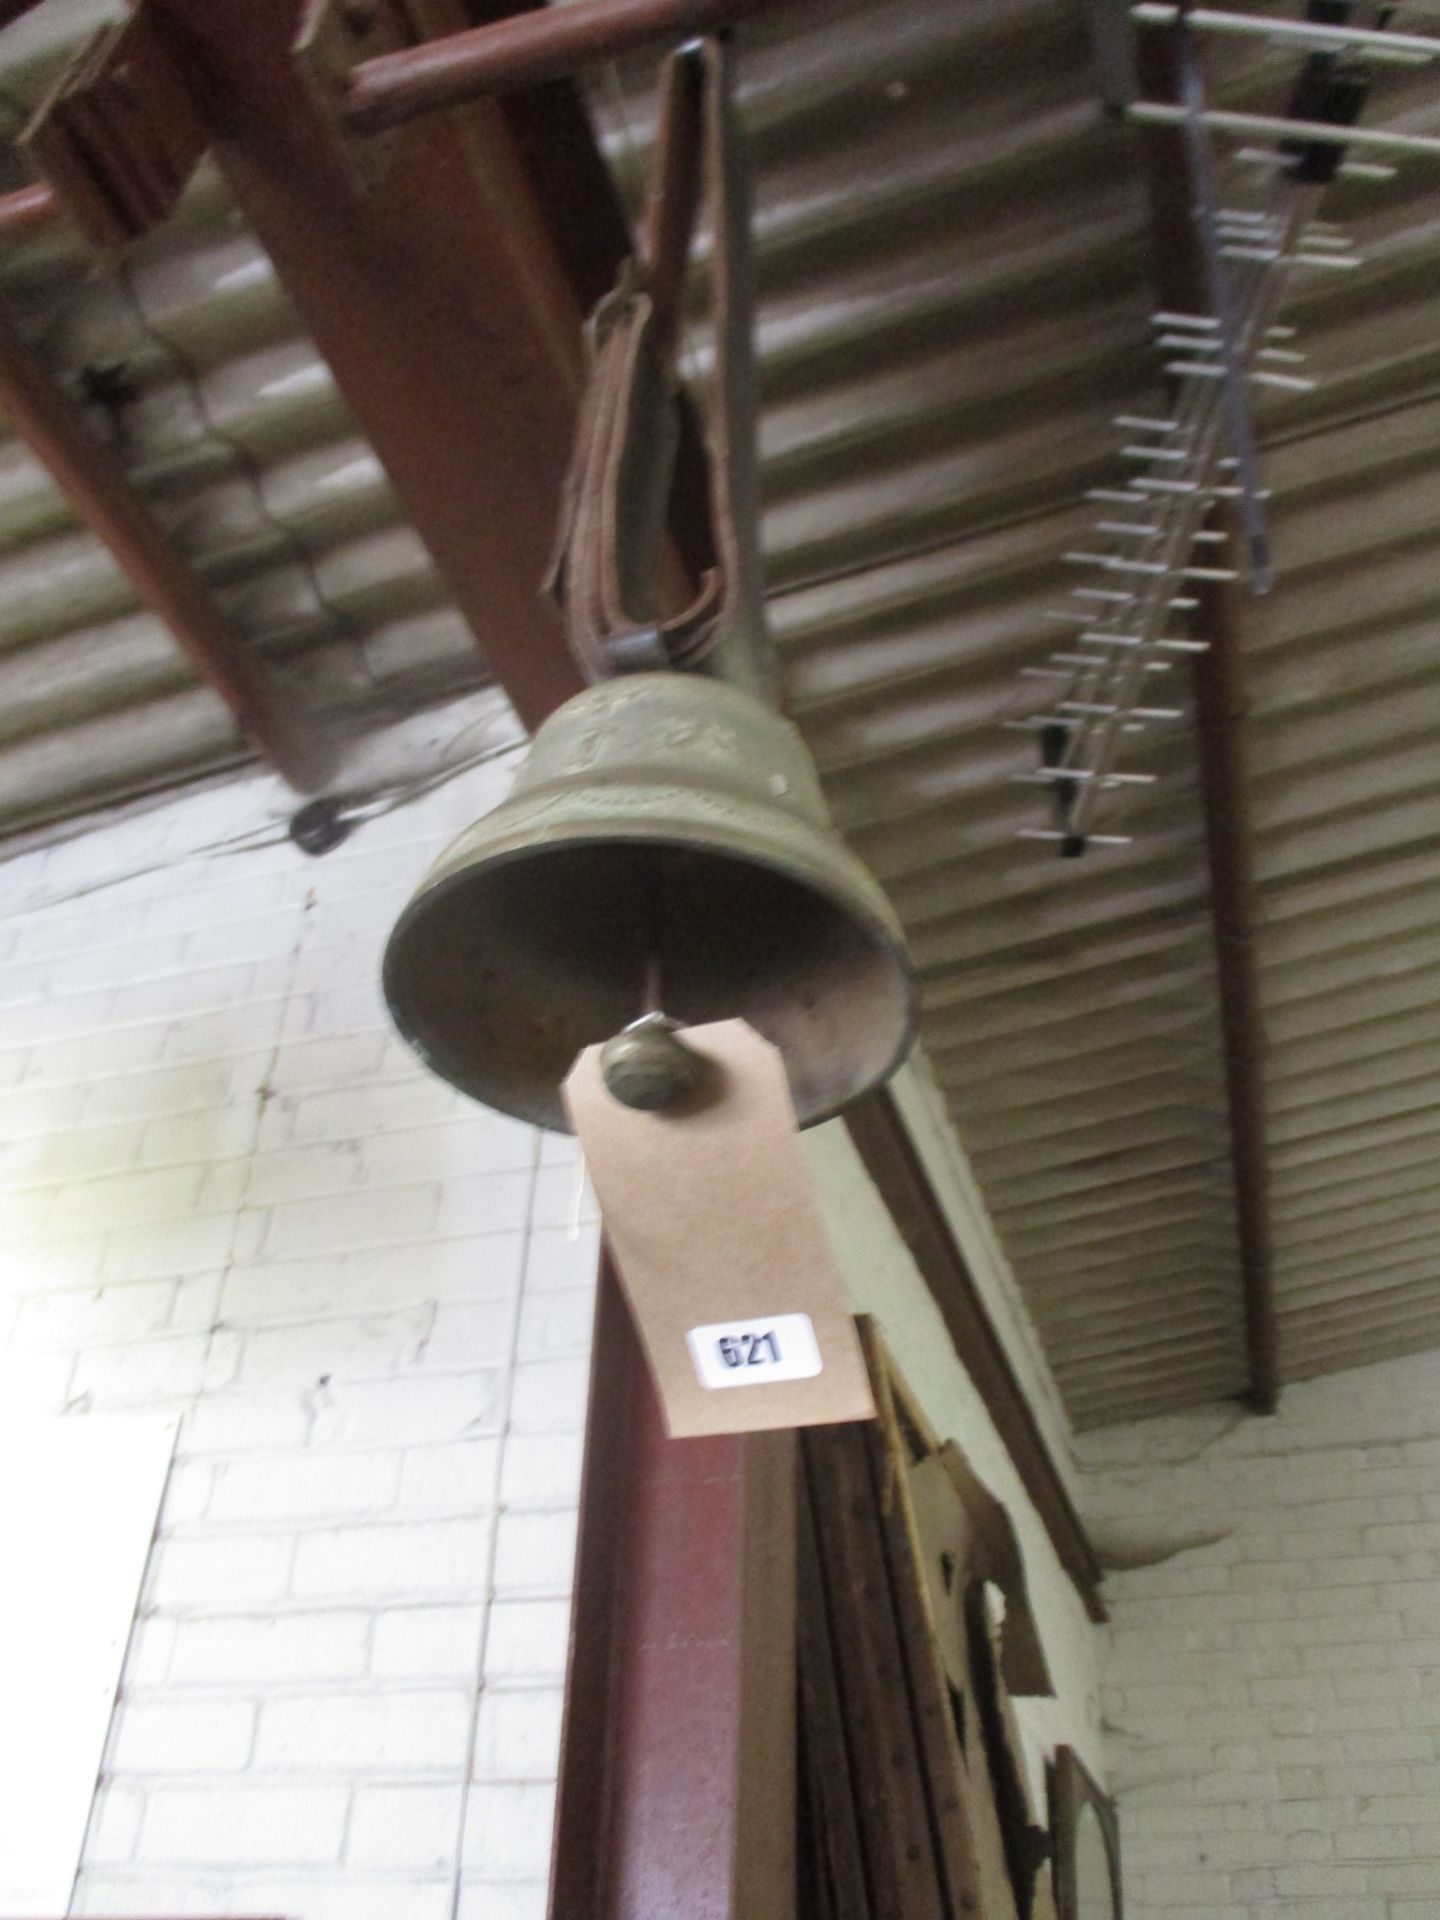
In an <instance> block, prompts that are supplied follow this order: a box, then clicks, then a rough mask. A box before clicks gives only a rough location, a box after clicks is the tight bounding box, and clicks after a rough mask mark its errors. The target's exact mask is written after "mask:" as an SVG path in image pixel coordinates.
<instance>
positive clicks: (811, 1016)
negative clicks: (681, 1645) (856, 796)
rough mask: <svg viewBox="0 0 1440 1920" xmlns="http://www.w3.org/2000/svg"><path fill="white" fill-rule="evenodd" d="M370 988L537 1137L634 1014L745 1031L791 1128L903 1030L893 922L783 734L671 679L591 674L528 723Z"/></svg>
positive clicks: (899, 1054) (785, 730)
mask: <svg viewBox="0 0 1440 1920" xmlns="http://www.w3.org/2000/svg"><path fill="white" fill-rule="evenodd" d="M384 982H385V995H386V998H387V1000H388V1001H389V1004H390V1010H391V1012H392V1014H393V1015H394V1017H395V1021H396V1024H397V1025H398V1026H399V1028H400V1030H401V1032H402V1033H403V1034H404V1035H405V1037H406V1038H407V1039H408V1040H409V1041H410V1043H411V1045H412V1046H414V1047H415V1049H416V1051H417V1052H418V1053H419V1054H420V1055H421V1056H422V1057H423V1058H424V1059H425V1060H426V1061H427V1062H428V1064H429V1065H430V1066H431V1067H432V1068H433V1069H434V1070H435V1072H436V1073H438V1074H440V1075H441V1076H442V1077H443V1078H444V1079H446V1080H448V1081H450V1082H451V1083H452V1084H453V1085H455V1086H457V1087H460V1088H462V1089H463V1090H464V1091H465V1092H466V1093H469V1094H472V1095H474V1097H475V1098H476V1099H478V1100H482V1101H484V1102H485V1104H486V1105H487V1106H492V1107H498V1108H500V1109H501V1110H502V1111H503V1112H506V1113H511V1114H515V1115H517V1116H518V1117H519V1118H521V1119H524V1120H529V1121H534V1122H536V1123H538V1124H539V1125H540V1126H544V1127H554V1128H559V1129H563V1128H564V1127H565V1126H566V1120H565V1115H564V1110H563V1108H562V1105H561V1100H560V1083H561V1081H562V1080H563V1079H564V1077H565V1075H566V1074H567V1073H568V1072H569V1070H570V1066H571V1064H572V1062H573V1061H574V1059H575V1056H576V1054H577V1053H579V1052H580V1050H581V1048H583V1047H585V1046H588V1045H590V1044H592V1043H593V1042H597V1041H603V1040H607V1039H609V1038H610V1037H611V1036H612V1035H613V1034H616V1033H617V1032H619V1031H620V1029H622V1028H624V1027H626V1026H627V1025H629V1024H630V1023H632V1022H633V1021H634V1020H635V1019H636V1018H637V1016H638V1015H641V1014H643V1013H645V1012H646V1011H647V1010H649V1009H651V1008H656V1009H659V1008H663V1010H664V1012H665V1014H667V1015H668V1016H670V1018H671V1019H672V1020H677V1021H680V1022H683V1023H688V1024H698V1023H700V1022H702V1021H707V1020H723V1019H728V1018H731V1017H733V1016H739V1017H740V1018H743V1019H745V1020H748V1021H749V1022H750V1024H751V1025H752V1026H753V1027H755V1028H756V1029H757V1031H759V1032H760V1033H762V1034H764V1035H765V1037H766V1038H767V1039H768V1040H770V1041H772V1042H773V1043H774V1044H775V1045H776V1046H777V1047H778V1048H779V1049H780V1051H781V1053H782V1055H783V1056H784V1060H785V1066H786V1070H787V1072H788V1074H789V1077H790V1091H791V1094H792V1097H793V1098H794V1102H795V1108H796V1112H797V1114H798V1116H799V1119H800V1122H801V1124H802V1125H809V1124H810V1123H812V1122H814V1121H817V1120H823V1119H826V1118H828V1117H829V1115H831V1114H833V1113H835V1112H836V1111H837V1110H838V1109H839V1108H841V1107H843V1106H844V1105H845V1104H846V1103H847V1102H848V1101H850V1100H853V1099H854V1098H855V1097H856V1096H857V1095H858V1094H861V1093H863V1092H865V1091H866V1089H867V1088H870V1087H872V1086H874V1085H876V1084H877V1083H878V1082H879V1081H881V1080H883V1079H884V1078H885V1077H886V1076H887V1075H888V1074H890V1073H891V1072H893V1070H894V1069H895V1068H896V1067H897V1066H898V1065H899V1063H900V1062H901V1060H903V1059H904V1057H905V1055H906V1053H907V1052H908V1050H909V1048H910V1044H911V1041H912V1038H913V1035H914V1029H915V1020H916V1000H915V991H914V985H913V982H912V979H911V975H910V969H909V964H908V961H907V957H906V953H905V947H904V942H903V938H902V936H901V932H900V927H899V923H898V922H897V920H896V918H895V915H894V912H893V911H892V909H891V907H890V905H889V902H888V901H887V900H886V898H885V896H884V894H883V893H882V892H881V890H880V887H879V886H878V884H877V883H876V882H875V880H874V879H872V878H871V876H870V874H869V873H868V872H867V871H866V870H865V868H864V867H863V866H862V865H861V864H860V862H859V861H858V860H857V859H856V858H855V856H854V855H853V854H852V853H851V852H850V851H849V850H848V849H847V848H846V847H845V846H844V844H843V843H842V841H841V840H840V838H839V836H838V835H837V834H836V832H835V831H834V829H833V827H832V826H831V825H830V822H829V818H828V816H827V814H826V810H825V803H824V800H823V799H822V797H821V793H820V783H819V780H818V779H817V777H816V773H815V768H814V765H813V763H812V761H811V759H810V755H809V753H808V752H807V751H806V749H805V746H804V744H803V742H802V741H801V739H800V736H799V734H798V732H797V731H796V730H795V728H794V727H793V726H791V725H790V724H789V722H788V721H786V720H784V719H782V718H781V717H780V715H779V714H777V713H775V712H774V711H772V710H771V709H770V708H768V707H766V706H765V705H763V704H762V703H761V702H760V701H759V700H758V699H756V698H755V697H754V696H753V695H752V694H750V693H747V692H745V691H744V690H742V689H741V688H739V687H737V686H733V685H730V684H728V683H726V682H724V681H721V680H715V679H710V678H707V677H702V676H699V675H695V674H686V673H669V672H655V673H637V674H630V675H625V676H622V677H620V678H617V679H612V680H604V681H601V682H600V683H599V684H598V685H596V686H592V687H589V688H587V689H586V690H585V691H584V692H583V693H579V694H577V695H576V696H575V697H574V698H573V699H572V700H569V701H567V702H566V704H565V705H564V706H563V707H561V708H560V709H559V710H558V711H557V712H556V713H554V714H552V715H551V717H550V718H549V719H548V720H547V721H546V722H545V723H544V725H543V726H542V727H541V728H540V730H539V732H538V733H537V734H536V736H535V739H534V742H533V745H532V747H531V750H530V754H529V757H528V758H527V760H526V761H525V764H524V766H523V767H522V768H521V770H520V773H519V775H518V777H517V778H516V781H515V786H514V790H513V792H512V793H511V795H510V797H509V799H508V800H506V801H505V802H504V803H503V804H502V805H501V806H499V807H497V808H495V810H494V811H493V812H491V813H488V814H486V815H485V817H484V818H483V819H481V820H479V821H477V822H476V824H475V825H474V826H473V827H471V828H469V829H468V831H467V832H465V833H463V834H462V835H461V836H460V838H459V839H458V840H457V841H456V842H455V843H454V845H453V846H451V847H450V848H449V849H448V850H447V851H446V852H445V853H444V854H443V855H442V856H441V858H440V859H439V860H438V861H437V862H436V864H435V866H434V867H433V868H432V869H431V871H430V873H429V874H428V875H427V876H426V878H425V880H424V882H423V883H422V884H421V887H420V890H419V892H418V893H417V894H416V895H415V898H414V899H413V900H412V901H411V902H410V904H409V906H408V907H407V908H406V909H405V911H404V913H403V914H402V915H401V917H400V920H399V922H398V923H397V925H396V927H395V930H394V932H393V933H392V934H391V936H390V942H389V945H388V947H387V949H386V953H385V969H384Z"/></svg>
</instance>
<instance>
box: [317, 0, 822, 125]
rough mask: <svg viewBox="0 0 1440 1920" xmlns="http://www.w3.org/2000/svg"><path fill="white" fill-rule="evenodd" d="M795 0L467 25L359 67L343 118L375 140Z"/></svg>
mask: <svg viewBox="0 0 1440 1920" xmlns="http://www.w3.org/2000/svg"><path fill="white" fill-rule="evenodd" d="M786 4H788V0H578V4H575V5H572V6H564V7H537V8H535V9H534V10H533V11H531V12H529V13H518V14H513V15H511V16H509V17H508V18H506V19H503V20H497V21H495V22H494V23H493V24H491V25H489V26H483V27H469V28H466V29H465V30H463V31H462V32H460V33H452V34H447V35H446V36H445V37H444V38H443V39H439V40H428V41H424V42H422V43H421V44H420V45H419V46H416V47H406V48H404V49H403V50H402V51H400V52H398V53H384V54H380V55H378V56H377V57H376V58H375V59H373V60H365V61H362V62H361V64H360V65H359V66H358V67H356V69H355V71H354V72H353V73H352V74H351V76H350V81H349V85H348V86H347V87H346V89H345V92H344V95H343V97H342V99H341V105H340V111H341V114H342V116H343V118H344V119H345V121H346V122H347V124H348V125H349V126H351V127H353V128H354V129H355V130H356V131H357V132H360V133H378V132H380V131H382V130H383V129H384V128H386V127H394V126H399V125H400V124H402V122H404V121H406V120H413V119H415V118H416V117H417V116H418V115H420V114H424V113H433V112H434V111H435V110H436V109H437V108H440V107H454V106H458V105H460V104H461V103H462V102H463V101H466V100H475V99H478V98H480V97H481V96H483V95H487V94H497V93H510V92H513V91H515V90H517V89H519V88H522V87H534V86H538V85H540V84H541V83H542V82H543V81H547V80H561V79H564V78H565V77H566V76H567V75H570V74H574V73H578V72H579V71H580V70H581V68H583V67H588V66H593V65H595V64H596V63H597V62H599V61H602V60H614V59H616V58H617V57H618V56H619V55H621V54H624V53H632V52H634V51H635V50H636V49H638V48H641V47H647V46H652V45H654V44H655V43H656V42H663V41H666V40H673V41H679V40H684V39H689V38H691V37H692V36H694V35H696V34H702V33H710V32H713V31H714V30H715V29H716V28H719V27H725V26H730V25H732V24H733V23H734V22H736V21H738V20H742V19H745V18H746V17H747V16H750V15H753V14H758V13H773V12H774V11H775V10H776V9H777V7H779V6H783V5H786Z"/></svg>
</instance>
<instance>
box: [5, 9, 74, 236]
mask: <svg viewBox="0 0 1440 1920" xmlns="http://www.w3.org/2000/svg"><path fill="white" fill-rule="evenodd" d="M0 24H3V22H0ZM62 214H63V209H62V207H61V205H60V202H59V200H58V199H57V198H56V195H55V189H54V188H53V187H52V186H51V185H50V184H49V183H48V182H47V181H44V180H37V181H35V182H34V183H33V185H31V186H28V187H17V188H16V189H15V191H14V192H13V193H5V194H0V245H3V244H5V242H7V241H10V240H26V239H28V238H29V237H30V235H31V234H32V233H43V232H44V231H45V229H46V228H47V227H53V226H54V225H55V223H56V221H57V220H59V219H60V218H61V217H62Z"/></svg>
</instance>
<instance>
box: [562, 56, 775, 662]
mask: <svg viewBox="0 0 1440 1920" xmlns="http://www.w3.org/2000/svg"><path fill="white" fill-rule="evenodd" d="M733 64H734V55H733V53H732V51H731V48H730V47H729V45H728V44H727V43H726V42H724V41H721V40H718V39H706V40H702V41H697V42H692V43H691V44H690V45H688V46H686V47H682V48H681V49H680V50H679V52H677V53H675V54H672V55H671V57H670V59H669V60H668V61H667V63H666V68H665V75H664V83H663V90H662V99H661V112H660V126H659V132H658V136H657V142H656V164H655V187H654V191H653V194H652V198H651V202H650V206H649V209H648V212H647V216H646V221H645V248H644V259H643V262H641V263H636V262H634V261H632V262H629V263H627V266H626V268H625V270H624V271H623V273H622V274H621V278H620V282H619V284H618V285H617V287H616V288H615V290H614V291H613V292H612V293H611V294H609V295H608V296H607V297H606V299H605V300H603V301H602V302H601V304H600V306H599V307H598V308H597V309H596V311H595V314H594V315H593V317H592V320H591V340H592V346H593V357H592V363H591V370H590V376H589V380H588V382H587V385H586V390H585V396H584V401H583V404H582V408H581V417H580V425H579V430H578V433H577V436H576V441H575V447H574V451H573V453H572V456H571V464H570V470H569V473H568V475H567V478H566V483H565V492H564V499H563V504H562V510H561V519H560V527H559V532H558V536H557V541H556V548H555V555H554V560H553V562H552V566H551V572H550V576H549V579H548V580H547V583H546V585H547V590H548V591H549V592H550V594H551V595H552V597H553V598H554V600H555V601H556V603H557V605H558V606H559V607H560V609H561V611H562V613H563V615H564V618H565V625H566V632H567V635H568V638H569V643H570V648H571V651H572V653H573V654H574V656H575V659H576V661H577V663H578V665H579V666H580V669H581V671H582V672H583V673H584V675H585V677H586V678H587V679H588V680H592V681H594V680H602V679H607V678H609V677H610V676H612V675H614V674H619V673H635V672H644V671H650V670H654V669H656V668H666V667H675V668H688V667H694V666H697V665H698V664H699V663H700V662H701V661H702V660H704V659H706V657H707V656H708V655H709V654H710V653H711V652H712V651H713V650H714V649H715V648H716V647H717V646H718V645H719V643H720V642H721V640H722V639H723V640H724V641H725V643H726V660H727V665H729V664H731V662H732V660H733V662H734V663H735V664H736V666H737V667H738V670H737V671H735V672H734V675H733V677H736V678H743V679H747V680H749V681H750V682H751V683H752V684H756V685H757V686H760V687H768V685H769V681H770V677H771V667H770V659H771V654H770V642H769V636H768V633H767V630H766V627H765V619H764V576H763V572H762V569H761V565H760V559H759V552H758V526H759V487H758V481H757V474H756V447H755V437H756V436H755V414H756V388H755V372H754V345H753V339H752V332H753V313H754V297H753V284H752V282H753V274H752V263H751V258H750V213H749V193H748V182H747V179H746V173H745V166H744V153H743V148H742V144H741V139H740V134H739V129H738V126H737V123H736V114H735V108H734V101H733V88H732V76H733ZM702 202H703V204H704V208H705V211H706V214H707V216H708V222H709V226H710V229H711V232H712V235H713V258H712V261H711V275H710V284H711V308H712V313H713V318H714V334H715V348H714V376H713V397H712V404H711V406H710V408H709V410H708V411H709V418H708V421H707V423H706V444H707V449H708V452H709V469H710V517H711V537H712V543H713V548H714V552H715V556H716V560H715V565H714V567H713V568H711V569H710V570H709V571H708V572H707V573H706V575H705V577H704V579H703V581H702V582H701V584H700V589H699V592H698V593H697V594H696V596H695V598H694V599H693V600H692V601H691V603H690V604H689V605H688V606H686V607H684V608H682V609H681V610H679V611H678V612H669V613H667V612H664V611H663V610H662V607H661V601H660V565H661V557H662V553H663V550H664V543H665V532H666V518H667V509H668V505H669V497H670V487H671V480H672V477H673V472H674V463H675V447H676V441H677V438H678V416H677V413H676V399H677V394H678V390H679V356H680V347H681V342H682V338H683V307H684V292H685V279H686V271H687V268H688V265H689V260H690V253H691V246H692V242H693V238H694V232H695V227H696V222H697V217H698V214H699V211H700V206H701V203H702ZM718 664H719V663H718V662H717V665H718Z"/></svg>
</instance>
